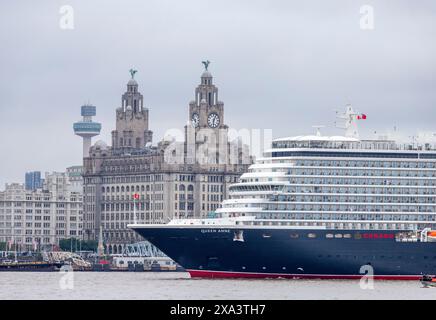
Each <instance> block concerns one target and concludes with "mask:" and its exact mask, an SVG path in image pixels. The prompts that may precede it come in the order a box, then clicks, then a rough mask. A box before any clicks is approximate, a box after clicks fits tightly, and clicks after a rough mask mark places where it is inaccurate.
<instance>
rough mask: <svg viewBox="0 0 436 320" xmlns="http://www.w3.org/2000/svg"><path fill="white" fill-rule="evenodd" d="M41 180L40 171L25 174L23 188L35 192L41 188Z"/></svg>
mask: <svg viewBox="0 0 436 320" xmlns="http://www.w3.org/2000/svg"><path fill="white" fill-rule="evenodd" d="M42 183H43V179H41V172H40V171H32V172H26V176H25V187H26V190H36V189H38V188H41V187H42Z"/></svg>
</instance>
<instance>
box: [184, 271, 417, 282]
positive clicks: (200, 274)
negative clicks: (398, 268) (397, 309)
mask: <svg viewBox="0 0 436 320" xmlns="http://www.w3.org/2000/svg"><path fill="white" fill-rule="evenodd" d="M187 271H188V272H189V274H190V275H191V277H192V278H249V279H266V278H286V279H361V278H362V277H363V275H361V274H356V275H330V274H289V273H254V272H226V271H210V270H187ZM421 277H422V276H421V275H374V276H373V279H374V280H418V279H420V278H421Z"/></svg>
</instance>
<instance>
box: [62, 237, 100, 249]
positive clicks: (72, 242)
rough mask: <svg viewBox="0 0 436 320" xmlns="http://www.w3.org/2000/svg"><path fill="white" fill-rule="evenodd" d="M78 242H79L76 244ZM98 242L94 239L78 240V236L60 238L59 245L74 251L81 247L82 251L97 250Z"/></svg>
mask: <svg viewBox="0 0 436 320" xmlns="http://www.w3.org/2000/svg"><path fill="white" fill-rule="evenodd" d="M76 242H77V244H76ZM97 246H98V242H97V241H94V240H88V241H85V240H78V239H76V238H66V239H60V240H59V247H60V248H61V250H62V251H70V250H73V252H75V251H76V249H77V250H79V249H81V250H82V251H97Z"/></svg>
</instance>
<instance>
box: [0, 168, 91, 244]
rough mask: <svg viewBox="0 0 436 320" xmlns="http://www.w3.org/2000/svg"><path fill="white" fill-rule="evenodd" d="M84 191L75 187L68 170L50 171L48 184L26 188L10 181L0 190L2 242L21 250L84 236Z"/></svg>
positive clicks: (46, 178)
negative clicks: (72, 185) (63, 171)
mask: <svg viewBox="0 0 436 320" xmlns="http://www.w3.org/2000/svg"><path fill="white" fill-rule="evenodd" d="M82 201H83V199H82V193H81V192H77V191H74V190H72V189H71V183H70V181H69V178H68V175H67V174H66V173H56V172H55V173H50V174H48V173H46V176H45V181H44V185H43V186H42V188H39V189H36V190H26V188H25V186H24V185H23V184H20V183H12V184H6V188H5V190H4V191H2V192H0V242H6V243H8V244H9V245H11V244H14V245H15V248H19V249H20V250H36V249H40V248H42V247H43V246H50V245H58V244H59V240H60V239H64V238H77V239H80V238H81V237H82V216H83V212H82V206H83V204H82Z"/></svg>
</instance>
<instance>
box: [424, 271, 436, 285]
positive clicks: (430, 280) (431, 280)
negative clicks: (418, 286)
mask: <svg viewBox="0 0 436 320" xmlns="http://www.w3.org/2000/svg"><path fill="white" fill-rule="evenodd" d="M420 281H421V283H422V285H423V286H424V288H428V287H436V277H435V276H430V275H427V274H426V275H423V276H422V277H421V279H420Z"/></svg>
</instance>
